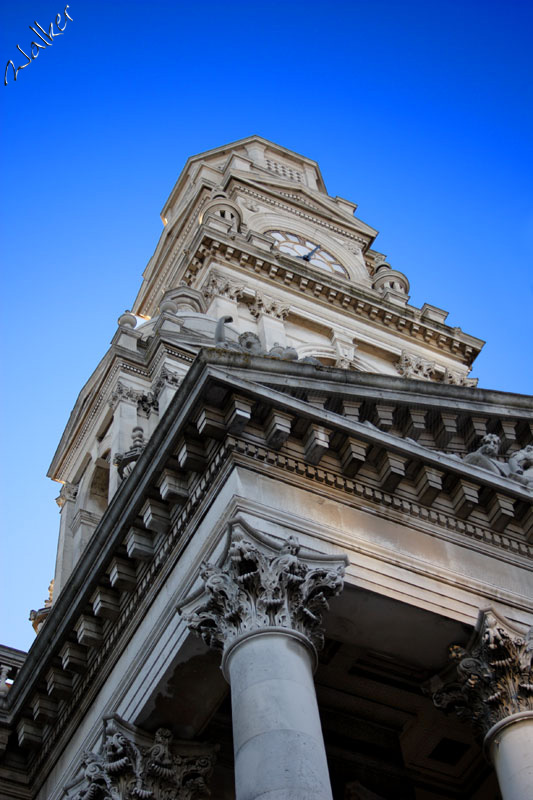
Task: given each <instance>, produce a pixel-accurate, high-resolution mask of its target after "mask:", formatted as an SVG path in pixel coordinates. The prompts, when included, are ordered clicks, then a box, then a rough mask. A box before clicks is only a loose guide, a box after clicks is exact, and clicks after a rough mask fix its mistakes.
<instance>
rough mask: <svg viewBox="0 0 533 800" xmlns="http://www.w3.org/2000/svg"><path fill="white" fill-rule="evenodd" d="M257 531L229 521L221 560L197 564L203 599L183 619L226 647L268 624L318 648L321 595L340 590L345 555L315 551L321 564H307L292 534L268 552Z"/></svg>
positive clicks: (210, 642)
mask: <svg viewBox="0 0 533 800" xmlns="http://www.w3.org/2000/svg"><path fill="white" fill-rule="evenodd" d="M245 535H247V538H245ZM252 536H253V537H254V539H255V542H254V541H252V540H251V537H252ZM257 536H258V535H257V534H256V533H252V531H250V529H248V528H244V527H243V523H242V522H239V523H238V524H233V525H232V526H231V541H230V546H229V550H228V554H227V557H226V559H225V561H224V564H223V565H222V566H214V565H213V564H208V563H206V562H204V563H202V566H201V569H200V575H201V577H202V580H203V582H204V587H205V594H206V596H207V599H206V600H205V601H204V602H203V603H201V605H199V606H198V607H197V608H196V609H195V610H194V611H192V612H190V613H186V614H184V619H185V620H186V622H187V624H188V626H189V628H190V629H191V630H192V631H194V632H195V633H197V634H198V635H200V636H201V637H202V638H203V640H204V641H205V642H206V644H208V645H209V646H210V647H213V648H215V649H218V650H227V649H228V648H229V646H230V645H231V644H232V643H233V642H234V641H235V640H236V639H238V638H239V637H241V636H242V635H244V634H249V633H252V632H254V631H260V630H264V629H267V628H270V627H274V628H279V629H284V630H292V631H296V632H298V633H300V634H302V635H303V636H305V637H306V638H307V639H308V640H309V642H310V643H311V644H312V645H313V647H314V648H316V649H317V650H319V649H320V648H321V647H322V645H323V642H324V636H323V630H322V614H323V612H324V611H326V610H327V608H328V602H327V598H328V597H332V596H334V595H337V594H339V593H340V592H341V590H342V586H343V575H344V565H345V561H344V560H343V559H342V558H341V559H339V557H337V556H319V557H318V558H319V559H320V560H321V561H322V562H323V566H316V565H315V566H311V565H310V564H309V563H307V562H306V561H305V560H304V559H302V558H301V557H300V556H299V552H300V545H299V543H298V541H297V539H296V538H295V537H293V536H290V537H289V538H288V539H287V541H286V542H285V543H284V544H283V546H282V547H281V549H280V550H279V551H278V553H277V554H273V549H272V545H266V544H265V543H264V542H259V541H258V540H257ZM313 560H314V561H315V562H316V558H315V559H313Z"/></svg>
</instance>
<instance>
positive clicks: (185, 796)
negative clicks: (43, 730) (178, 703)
mask: <svg viewBox="0 0 533 800" xmlns="http://www.w3.org/2000/svg"><path fill="white" fill-rule="evenodd" d="M214 760H215V750H214V748H213V747H210V746H207V745H201V744H197V743H195V742H173V739H172V734H171V732H170V731H169V730H167V729H166V728H159V729H158V730H157V731H156V732H155V734H154V735H152V736H151V735H149V734H146V733H144V732H143V731H140V730H139V729H138V728H135V727H134V726H133V725H129V724H128V723H126V722H124V720H121V719H120V717H118V716H117V715H114V716H113V717H107V718H104V722H103V736H102V745H101V748H100V751H99V752H96V753H95V752H84V753H83V754H82V757H81V768H80V771H81V776H80V777H79V778H78V780H76V781H75V782H74V783H73V784H71V785H70V787H66V788H65V790H64V792H65V793H64V797H67V798H69V800H201V798H207V797H209V796H210V794H211V793H210V791H209V789H208V785H207V784H208V780H209V777H210V774H211V771H212V769H213V764H214Z"/></svg>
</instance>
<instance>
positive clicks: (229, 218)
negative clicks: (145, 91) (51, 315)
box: [0, 136, 533, 800]
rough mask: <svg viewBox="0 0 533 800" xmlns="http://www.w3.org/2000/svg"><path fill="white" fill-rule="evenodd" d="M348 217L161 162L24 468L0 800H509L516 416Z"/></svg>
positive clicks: (283, 162)
mask: <svg viewBox="0 0 533 800" xmlns="http://www.w3.org/2000/svg"><path fill="white" fill-rule="evenodd" d="M355 210H356V206H355V205H354V204H353V203H351V202H349V201H347V200H344V199H342V198H340V197H330V196H329V195H328V194H327V192H326V188H325V185H324V181H323V179H322V176H321V174H320V170H319V168H318V165H317V163H316V162H314V161H312V160H310V159H309V158H306V157H304V156H301V155H298V154H297V153H294V152H291V151H289V150H286V149H285V148H283V147H280V146H278V145H276V144H273V143H272V142H269V141H266V140H264V139H262V138H260V137H257V136H252V137H249V138H247V139H243V140H241V141H238V142H235V143H234V144H231V145H227V146H224V147H219V148H217V149H214V150H210V151H208V152H206V153H202V154H200V155H198V156H194V157H192V158H190V159H189V160H188V161H187V163H186V165H185V168H184V169H183V172H182V173H181V175H180V177H179V179H178V181H177V183H176V185H175V187H174V189H173V190H172V192H171V195H170V197H169V199H168V201H167V202H166V203H165V206H164V208H163V211H162V220H163V225H164V228H163V233H162V235H161V238H160V241H159V243H158V245H157V247H156V250H155V253H154V255H153V257H152V258H151V260H150V261H149V263H148V265H147V267H146V270H145V272H144V275H143V281H142V285H141V288H140V291H139V294H138V296H137V299H136V300H135V303H134V306H133V309H132V311H131V312H130V311H128V312H126V313H124V314H123V315H122V316H121V317H120V318H119V321H118V329H117V331H116V333H115V335H114V337H113V339H112V342H111V346H110V349H109V350H108V352H107V353H106V354H105V356H104V357H103V359H102V361H101V362H100V363H99V365H98V366H97V367H96V369H95V371H94V372H93V374H92V375H91V377H90V378H89V380H88V381H87V383H86V385H85V386H84V387H83V389H82V390H81V393H80V395H79V397H78V400H77V402H76V404H75V406H74V409H73V411H72V413H71V416H70V419H69V420H68V423H67V426H66V428H65V432H64V434H63V437H62V439H61V441H60V443H59V446H58V448H57V451H56V453H55V456H54V458H53V461H52V464H51V467H50V473H49V475H50V477H51V478H53V479H54V480H56V481H59V482H60V483H61V484H62V488H61V492H60V496H59V498H58V504H59V506H60V510H61V523H60V532H59V545H58V555H57V565H56V573H55V582H54V587H53V597H51V600H50V602H49V603H48V604H47V606H46V607H45V608H43V609H40V610H38V611H36V612H34V613H33V623H34V626H35V628H36V629H37V630H38V635H37V637H36V640H35V643H34V645H33V647H32V648H31V650H30V651H29V653H28V654H27V655H26V654H23V653H20V652H18V651H14V650H11V649H9V648H8V647H3V648H1V649H0V663H1V665H2V666H1V670H2V671H1V677H2V680H1V684H0V692H1V693H2V696H3V699H2V701H1V708H0V744H1V746H2V750H3V759H2V761H1V765H0V781H1V784H2V789H1V791H0V797H1V798H2V800H7V798H9V800H13V798H17V799H18V800H27V799H28V800H29V798H32V799H33V798H39V800H65V799H66V798H70V800H100V799H102V800H108V799H109V800H111V799H113V800H117V799H118V798H120V800H134V799H135V798H137V799H138V800H149V799H153V800H178V799H185V798H190V799H191V800H192V798H205V797H208V796H210V797H211V798H214V799H215V800H230V798H235V797H236V798H237V799H238V800H252V799H253V800H282V799H283V800H310V798H313V799H316V800H326V798H332V797H334V798H335V799H336V800H337V799H338V800H380V798H381V799H386V800H391V799H392V798H395V799H396V798H402V799H403V798H406V799H407V800H410V799H411V798H412V800H441V798H465V799H466V798H469V799H470V800H496V799H497V798H499V797H500V796H502V797H503V798H504V800H525V798H527V797H532V796H533V755H532V753H533V746H532V745H533V676H532V674H531V656H532V651H533V637H532V634H531V625H532V624H533V611H532V597H531V596H532V580H531V557H532V555H533V546H532V545H533V542H532V539H533V509H532V498H533V445H532V442H533V409H532V403H531V399H530V398H526V397H524V396H521V395H515V394H508V393H503V392H498V391H490V390H487V389H480V388H477V387H476V381H475V380H473V379H472V378H469V377H468V375H469V371H470V368H471V365H472V362H473V361H474V359H475V357H476V356H477V354H478V353H479V351H480V349H481V347H482V344H483V343H482V341H480V340H479V339H477V338H475V337H473V336H471V335H469V334H466V333H464V332H463V331H462V330H461V329H460V328H457V327H453V328H452V327H450V326H448V325H447V324H446V316H447V314H446V312H445V311H443V310H442V309H440V308H436V307H434V306H431V305H427V304H425V305H424V306H423V307H422V308H415V307H414V306H412V305H410V304H409V282H408V280H407V278H406V277H405V275H403V274H402V273H400V272H398V271H397V270H395V269H394V268H393V267H392V266H391V265H390V264H389V263H388V262H387V260H386V258H385V256H384V255H383V254H381V253H379V252H378V251H377V250H375V249H374V241H375V238H376V234H377V232H376V230H375V229H374V228H372V227H370V226H369V225H367V224H366V223H364V222H362V221H361V220H360V219H358V218H357V217H356V216H355V215H354V212H355ZM528 631H529V632H528Z"/></svg>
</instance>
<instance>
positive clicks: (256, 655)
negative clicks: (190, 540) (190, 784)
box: [182, 521, 346, 800]
mask: <svg viewBox="0 0 533 800" xmlns="http://www.w3.org/2000/svg"><path fill="white" fill-rule="evenodd" d="M230 532H231V536H230V546H229V550H228V553H227V556H226V558H225V560H224V563H223V564H222V566H214V565H212V564H206V563H203V564H202V568H201V577H202V580H203V583H204V592H203V594H202V596H201V597H199V598H197V599H194V600H189V601H188V602H186V603H185V604H184V606H182V608H183V609H184V611H185V613H183V612H182V613H183V616H184V618H185V620H186V621H187V624H188V625H189V627H190V629H191V630H192V631H194V632H195V633H197V634H199V635H200V636H202V638H203V639H204V641H205V642H206V643H207V644H208V645H209V646H210V647H213V648H216V649H218V650H220V651H221V652H222V670H223V673H224V676H225V678H226V680H227V681H228V682H229V683H230V685H231V702H232V715H233V745H234V753H235V787H236V796H237V800H258V798H261V800H309V799H310V798H313V800H331V798H332V794H331V787H330V781H329V774H328V766H327V761H326V754H325V750H324V740H323V737H322V729H321V726H320V718H319V715H318V705H317V700H316V694H315V687H314V682H313V672H314V668H315V666H316V660H317V655H316V654H317V650H318V649H320V648H321V647H322V644H323V631H322V613H323V612H324V611H325V610H326V609H327V608H328V603H327V597H331V596H333V595H336V594H339V592H340V591H341V589H342V585H343V582H342V576H343V574H344V565H345V563H346V559H345V557H342V556H341V557H335V556H318V557H313V558H310V559H307V558H305V559H304V558H302V557H300V556H299V551H300V546H299V544H298V542H297V540H296V539H294V538H293V537H290V538H289V539H288V540H287V541H286V542H285V544H284V545H283V546H282V547H281V549H278V548H275V547H274V546H273V545H272V544H271V543H268V542H267V541H266V540H265V539H264V537H262V536H260V535H259V534H258V533H256V532H253V531H251V530H250V529H249V528H248V526H246V525H245V524H244V523H243V522H241V521H234V522H233V523H230Z"/></svg>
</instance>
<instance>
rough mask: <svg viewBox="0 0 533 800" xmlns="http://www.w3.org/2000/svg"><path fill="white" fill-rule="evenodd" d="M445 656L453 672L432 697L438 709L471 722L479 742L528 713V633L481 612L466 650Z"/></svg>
mask: <svg viewBox="0 0 533 800" xmlns="http://www.w3.org/2000/svg"><path fill="white" fill-rule="evenodd" d="M449 654H450V659H451V660H452V662H453V663H454V665H455V668H454V669H452V671H451V673H452V674H451V675H450V670H446V673H445V676H444V680H443V679H442V677H441V678H440V682H441V686H440V688H439V689H438V690H437V691H436V692H434V693H433V702H434V703H435V705H436V706H437V708H442V709H443V710H445V711H454V712H455V713H456V714H457V715H458V716H459V717H460V718H461V719H464V720H468V721H470V722H471V723H472V724H473V726H474V729H475V731H476V733H477V734H478V735H479V736H480V737H482V738H483V737H485V736H486V734H487V732H488V731H490V730H491V729H492V728H494V726H495V725H497V724H498V723H500V722H501V721H502V720H505V719H508V718H511V717H513V716H514V715H517V717H516V718H521V717H522V716H523V713H522V712H533V669H532V658H533V628H530V629H529V630H528V631H527V632H524V631H522V630H520V629H519V628H517V627H516V626H514V625H513V624H512V623H510V622H509V621H508V620H506V619H505V618H504V617H502V616H500V615H499V614H498V613H497V612H496V611H494V609H492V608H490V609H486V610H483V611H480V613H479V617H478V622H477V625H476V631H475V633H474V636H473V637H472V639H471V641H470V643H469V644H468V646H467V647H466V648H464V647H461V646H460V645H457V644H455V645H451V647H450V648H449ZM450 678H451V679H450ZM433 688H434V687H433ZM526 716H529V714H526ZM498 727H499V726H498Z"/></svg>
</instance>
